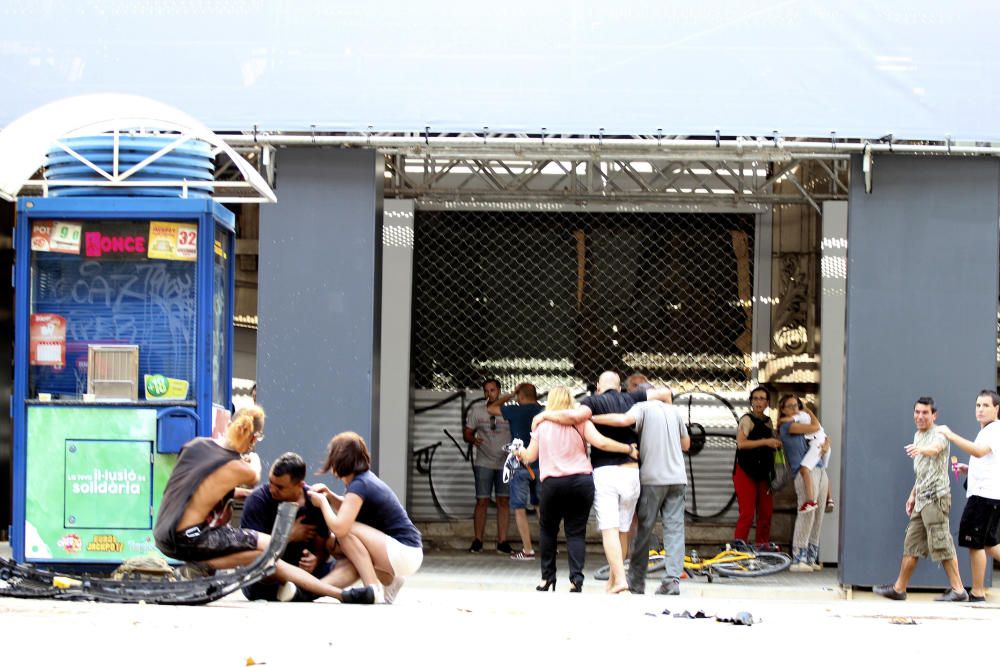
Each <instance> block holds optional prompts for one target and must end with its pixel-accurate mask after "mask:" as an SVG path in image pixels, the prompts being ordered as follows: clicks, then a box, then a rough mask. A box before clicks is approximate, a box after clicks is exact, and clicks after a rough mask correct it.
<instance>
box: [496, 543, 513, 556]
mask: <svg viewBox="0 0 1000 667" xmlns="http://www.w3.org/2000/svg"><path fill="white" fill-rule="evenodd" d="M497 553H502V554H512V553H514V549H513V548H512V547H511V546H510V542H497Z"/></svg>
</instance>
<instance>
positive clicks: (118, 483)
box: [25, 405, 176, 563]
mask: <svg viewBox="0 0 1000 667" xmlns="http://www.w3.org/2000/svg"><path fill="white" fill-rule="evenodd" d="M175 460H176V456H175V455H171V454H157V453H156V410H155V409H148V408H133V407H121V408H113V407H103V406H94V407H90V406H80V407H75V406H74V407H71V406H57V405H50V406H43V405H37V406H29V408H28V429H27V447H26V481H27V489H28V493H27V497H26V499H25V558H26V559H27V560H28V561H32V562H37V561H54V562H75V561H89V562H105V563H115V562H120V561H122V560H125V559H126V558H131V557H132V556H140V555H144V554H148V553H158V552H157V551H156V545H155V544H154V543H153V535H152V525H153V520H154V518H155V517H156V512H157V510H158V508H159V502H160V498H161V497H162V495H163V489H164V487H165V486H166V483H167V479H168V478H169V477H170V471H171V470H172V468H173V465H174V461H175Z"/></svg>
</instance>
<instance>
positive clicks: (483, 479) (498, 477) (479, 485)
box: [472, 466, 510, 498]
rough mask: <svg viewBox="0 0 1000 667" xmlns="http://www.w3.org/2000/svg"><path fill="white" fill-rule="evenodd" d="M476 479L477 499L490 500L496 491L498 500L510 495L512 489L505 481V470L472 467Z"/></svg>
mask: <svg viewBox="0 0 1000 667" xmlns="http://www.w3.org/2000/svg"><path fill="white" fill-rule="evenodd" d="M472 473H473V475H474V476H475V478H476V498H489V497H490V496H492V495H493V492H494V490H495V491H496V495H497V498H506V497H507V496H509V495H510V487H509V486H508V485H507V484H506V483H505V482H504V481H503V470H502V469H501V470H494V469H493V468H483V467H482V466H472Z"/></svg>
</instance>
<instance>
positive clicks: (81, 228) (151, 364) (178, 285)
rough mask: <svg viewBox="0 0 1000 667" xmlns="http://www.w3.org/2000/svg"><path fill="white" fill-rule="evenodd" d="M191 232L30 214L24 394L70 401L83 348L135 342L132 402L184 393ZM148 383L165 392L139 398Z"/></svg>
mask: <svg viewBox="0 0 1000 667" xmlns="http://www.w3.org/2000/svg"><path fill="white" fill-rule="evenodd" d="M196 240H197V225H194V224H183V223H171V222H157V221H148V220H146V221H82V222H65V221H53V222H44V221H42V222H40V221H35V222H34V223H33V228H32V239H31V249H32V262H31V321H30V343H29V349H30V359H29V368H30V392H31V393H30V395H31V397H32V398H37V397H38V395H39V394H49V395H51V397H52V398H53V399H55V400H59V399H64V400H73V399H77V400H78V399H80V398H81V396H82V394H84V393H85V392H86V391H87V356H88V349H89V348H90V347H91V346H97V345H135V346H138V349H139V365H138V377H137V378H136V380H137V383H138V397H139V400H143V399H146V398H154V397H158V398H167V397H169V398H173V399H176V400H185V399H187V400H190V399H192V398H193V396H194V390H195V387H194V382H195V332H196V328H195V326H196V294H197V291H196V284H197V283H196V280H195V275H196V262H195V259H196V257H197V252H196V245H195V244H196ZM147 376H148V377H149V378H155V381H153V382H152V385H150V383H147V382H146V381H145V379H146V378H147ZM149 386H153V387H154V390H152V391H154V393H155V392H160V391H163V392H165V391H167V389H168V388H169V389H170V391H171V392H172V395H170V396H165V395H160V396H149V393H150V391H151V390H150V389H149ZM181 392H183V394H184V395H183V396H181V395H179V394H180V393H181Z"/></svg>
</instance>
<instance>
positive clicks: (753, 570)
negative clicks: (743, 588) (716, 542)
mask: <svg viewBox="0 0 1000 667" xmlns="http://www.w3.org/2000/svg"><path fill="white" fill-rule="evenodd" d="M791 564H792V557H791V556H789V555H788V554H783V553H759V554H756V555H754V557H753V558H747V559H745V560H739V561H733V562H730V563H716V564H714V565H712V567H711V569H712V570H713V571H714V572H716V573H717V574H718V575H719V576H720V577H737V578H739V577H766V576H768V575H769V574H777V573H779V572H784V571H785V570H787V569H788V568H789V567H790V566H791Z"/></svg>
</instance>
